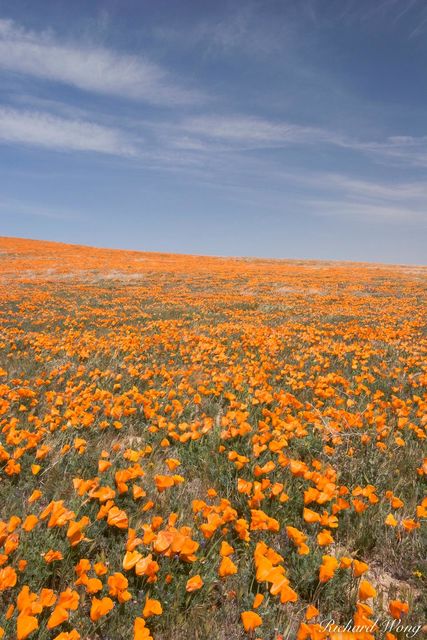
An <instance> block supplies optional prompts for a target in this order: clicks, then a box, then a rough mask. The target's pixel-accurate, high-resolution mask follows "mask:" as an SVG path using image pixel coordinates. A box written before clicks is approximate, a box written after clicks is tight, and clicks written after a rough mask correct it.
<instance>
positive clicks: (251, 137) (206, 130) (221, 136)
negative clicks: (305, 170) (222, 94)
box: [178, 115, 347, 148]
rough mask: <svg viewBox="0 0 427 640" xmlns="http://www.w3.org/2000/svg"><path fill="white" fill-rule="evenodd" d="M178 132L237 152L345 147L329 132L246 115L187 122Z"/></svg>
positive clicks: (197, 118) (181, 124)
mask: <svg viewBox="0 0 427 640" xmlns="http://www.w3.org/2000/svg"><path fill="white" fill-rule="evenodd" d="M178 128H180V129H181V130H182V131H185V132H186V133H187V134H190V135H193V136H199V137H201V138H204V139H206V140H217V141H220V142H223V143H228V144H230V145H234V146H238V147H240V148H242V147H249V148H254V147H255V148H256V147H280V146H284V145H289V144H306V145H313V144H318V143H326V144H334V145H339V146H343V145H346V144H347V139H346V138H343V137H342V136H340V135H339V134H336V133H334V132H332V131H327V130H325V129H321V128H316V127H309V126H301V125H299V124H295V123H289V122H273V121H270V120H266V119H263V118H256V117H251V116H246V115H235V116H211V115H206V116H198V117H193V118H187V119H186V120H184V121H183V122H181V123H180V124H179V126H178Z"/></svg>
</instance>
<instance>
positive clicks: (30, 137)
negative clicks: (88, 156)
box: [0, 108, 136, 156]
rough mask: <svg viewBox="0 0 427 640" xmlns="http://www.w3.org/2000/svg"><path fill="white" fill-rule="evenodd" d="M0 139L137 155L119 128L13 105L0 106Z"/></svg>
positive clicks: (77, 149) (67, 149) (114, 153)
mask: <svg viewBox="0 0 427 640" xmlns="http://www.w3.org/2000/svg"><path fill="white" fill-rule="evenodd" d="M1 142H3V143H7V144H20V145H26V146H37V147H45V148H47V149H55V150H59V151H95V152H98V153H107V154H112V155H118V156H132V155H135V154H136V150H135V148H134V146H133V145H132V144H131V143H130V142H129V140H128V138H127V136H126V135H125V134H124V133H123V132H121V131H120V130H118V129H113V128H108V127H104V126H101V125H99V124H96V123H93V122H86V121H82V120H71V119H67V118H62V117H58V116H54V115H51V114H49V113H44V112H39V111H21V110H18V109H11V108H0V143H1Z"/></svg>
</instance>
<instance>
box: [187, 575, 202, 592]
mask: <svg viewBox="0 0 427 640" xmlns="http://www.w3.org/2000/svg"><path fill="white" fill-rule="evenodd" d="M203 584H204V583H203V580H202V578H201V577H200V576H199V575H198V574H197V575H196V576H193V577H192V578H189V579H188V580H187V584H186V586H185V589H186V591H188V592H191V591H197V590H198V589H201V588H202V587H203Z"/></svg>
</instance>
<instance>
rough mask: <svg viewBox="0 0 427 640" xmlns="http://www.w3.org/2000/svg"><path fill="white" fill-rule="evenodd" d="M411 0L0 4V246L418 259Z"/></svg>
mask: <svg viewBox="0 0 427 640" xmlns="http://www.w3.org/2000/svg"><path fill="white" fill-rule="evenodd" d="M426 68H427V4H426V2H425V0H294V1H287V0H281V1H280V2H279V1H275V0H264V1H248V2H244V1H237V0H235V1H234V2H226V1H224V0H216V1H215V2H213V1H212V2H211V1H207V0H193V1H191V0H185V1H184V0H182V1H178V0H155V1H154V0H150V1H148V0H103V1H102V2H96V1H91V2H87V0H74V1H73V2H70V1H69V0H54V1H53V0H26V1H24V0H14V1H13V2H12V1H10V2H8V1H4V2H2V3H1V5H0V87H1V89H0V91H1V104H0V168H1V172H0V187H1V190H0V235H11V236H24V237H29V238H40V239H49V240H61V241H65V242H75V243H82V244H91V245H97V246H109V247H118V248H132V249H141V250H148V251H171V252H179V253H197V254H211V255H252V256H271V257H278V258H321V259H323V258H325V259H339V260H342V259H344V260H369V261H377V262H395V263H419V264H421V263H426V257H427V206H426V205H427V181H426V174H427V109H426V106H427V81H426V80H427V76H426Z"/></svg>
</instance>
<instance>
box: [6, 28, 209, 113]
mask: <svg viewBox="0 0 427 640" xmlns="http://www.w3.org/2000/svg"><path fill="white" fill-rule="evenodd" d="M0 67H1V68H3V69H5V70H8V71H13V72H17V73H22V74H27V75H30V76H34V77H37V78H42V79H46V80H51V81H56V82H61V83H64V84H68V85H71V86H74V87H77V88H78V89H82V90H85V91H91V92H95V93H100V94H109V95H115V96H120V97H126V98H131V99H137V100H141V101H146V102H148V103H152V104H159V105H166V106H168V105H170V106H173V105H177V104H193V103H199V102H200V101H202V100H203V99H204V96H203V95H202V93H201V92H199V91H197V90H191V89H187V88H185V87H184V86H181V85H180V84H179V83H177V82H176V80H175V79H174V78H173V77H172V76H171V74H169V73H168V72H167V71H166V70H165V69H163V68H162V67H160V66H159V65H157V64H154V63H153V62H151V61H148V60H145V59H143V58H142V57H140V56H135V55H127V54H123V53H119V52H117V51H113V50H110V49H107V48H102V47H88V46H85V45H82V44H81V43H80V44H79V43H69V44H67V43H64V42H62V41H60V40H59V39H57V38H54V37H53V36H52V35H51V34H50V33H36V32H32V31H27V30H25V29H23V28H21V27H20V26H18V25H16V24H15V23H14V22H12V21H10V20H0Z"/></svg>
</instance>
